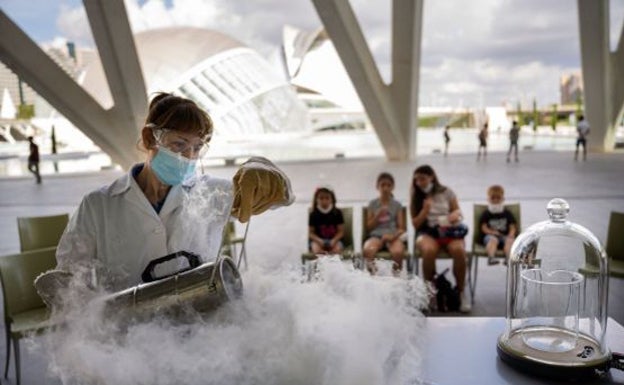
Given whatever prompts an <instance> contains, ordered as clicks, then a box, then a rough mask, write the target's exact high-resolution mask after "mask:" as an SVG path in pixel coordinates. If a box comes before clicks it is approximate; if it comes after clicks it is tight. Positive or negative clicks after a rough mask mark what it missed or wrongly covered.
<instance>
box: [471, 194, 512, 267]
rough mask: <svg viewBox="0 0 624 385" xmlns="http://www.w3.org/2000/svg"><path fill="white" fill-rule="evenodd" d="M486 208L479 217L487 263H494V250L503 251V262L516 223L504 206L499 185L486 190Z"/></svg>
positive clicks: (503, 197)
mask: <svg viewBox="0 0 624 385" xmlns="http://www.w3.org/2000/svg"><path fill="white" fill-rule="evenodd" d="M487 196H488V208H487V210H485V211H484V212H483V214H481V218H479V227H480V229H481V242H482V243H483V246H485V250H486V251H487V255H488V265H496V264H497V263H498V261H497V260H496V258H495V254H496V250H503V251H504V252H505V264H507V259H509V251H510V250H511V245H512V244H513V241H514V239H515V237H516V234H517V233H518V225H517V221H516V218H514V216H513V214H512V213H511V211H509V210H508V209H506V208H505V189H503V187H502V186H500V185H493V186H490V187H489V188H488V190H487Z"/></svg>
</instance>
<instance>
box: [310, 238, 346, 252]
mask: <svg viewBox="0 0 624 385" xmlns="http://www.w3.org/2000/svg"><path fill="white" fill-rule="evenodd" d="M323 241H325V242H329V241H331V239H323ZM312 242H313V241H312V240H311V239H308V250H312ZM338 246H340V248H341V249H344V245H343V244H342V241H338Z"/></svg>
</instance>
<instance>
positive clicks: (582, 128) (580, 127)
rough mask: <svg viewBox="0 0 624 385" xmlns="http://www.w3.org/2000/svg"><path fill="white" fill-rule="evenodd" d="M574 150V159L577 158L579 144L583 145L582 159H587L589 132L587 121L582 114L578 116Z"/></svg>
mask: <svg viewBox="0 0 624 385" xmlns="http://www.w3.org/2000/svg"><path fill="white" fill-rule="evenodd" d="M576 132H577V133H578V137H577V138H576V151H574V160H578V152H579V146H581V145H582V146H583V160H587V135H588V134H589V123H587V120H585V117H584V116H583V115H581V116H579V122H578V124H577V125H576Z"/></svg>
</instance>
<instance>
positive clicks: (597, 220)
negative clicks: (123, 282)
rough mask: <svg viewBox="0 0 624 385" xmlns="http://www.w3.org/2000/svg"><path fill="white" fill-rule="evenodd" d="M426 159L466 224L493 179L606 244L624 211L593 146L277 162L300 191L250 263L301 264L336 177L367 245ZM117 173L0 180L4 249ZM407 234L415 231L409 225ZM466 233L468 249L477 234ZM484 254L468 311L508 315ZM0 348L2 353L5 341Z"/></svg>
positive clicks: (615, 287) (263, 225)
mask: <svg viewBox="0 0 624 385" xmlns="http://www.w3.org/2000/svg"><path fill="white" fill-rule="evenodd" d="M421 164H430V165H431V166H433V168H434V169H435V170H436V171H437V173H438V177H439V179H440V181H441V183H442V184H445V185H447V186H449V187H451V188H452V189H453V190H454V191H455V192H456V194H457V196H458V198H459V201H460V205H461V207H462V210H463V212H464V216H465V218H467V222H468V224H471V223H472V214H473V213H472V205H473V203H482V202H484V201H485V194H486V188H487V186H489V185H491V184H494V183H497V184H502V185H503V186H504V187H505V189H506V198H507V202H519V203H520V204H521V210H522V211H521V216H522V227H523V228H526V227H528V226H529V225H531V224H533V223H535V222H537V221H541V220H545V219H546V210H545V206H546V203H547V202H548V201H549V200H550V199H551V198H553V197H561V198H564V199H567V200H568V202H569V203H570V206H571V212H570V215H569V219H570V220H572V221H574V222H577V223H579V224H581V225H583V226H585V227H587V228H588V229H590V230H591V231H592V232H593V233H594V234H595V235H596V236H597V237H598V239H599V240H600V241H601V242H603V243H604V241H605V238H606V234H607V226H608V220H609V213H610V212H611V211H624V153H623V152H616V153H611V154H593V153H592V154H589V157H588V160H587V161H585V162H582V161H579V162H575V161H574V160H573V154H572V153H571V152H546V151H542V152H538V151H535V152H532V151H522V152H521V158H520V162H518V163H514V162H512V163H506V162H505V155H504V154H502V153H490V154H489V155H488V157H487V160H484V161H480V162H477V161H476V158H475V155H474V154H460V155H452V156H449V157H446V158H445V157H443V156H442V155H440V154H433V155H426V156H421V157H419V158H418V159H417V160H416V161H413V162H388V161H386V160H384V159H380V158H369V159H349V158H343V159H335V160H330V161H306V162H289V163H280V164H279V165H280V167H281V168H282V169H283V170H284V171H285V172H286V174H288V175H289V176H290V178H291V180H292V186H293V190H294V192H295V194H296V197H297V199H296V201H295V203H294V204H293V205H292V206H289V207H287V208H281V209H278V210H271V211H268V212H266V213H265V214H263V215H261V216H258V217H254V218H253V219H252V221H251V223H250V227H249V233H248V240H247V253H248V260H249V263H250V264H262V265H264V266H266V267H268V268H270V267H271V265H272V264H292V265H293V266H295V267H296V266H298V264H299V256H300V253H301V252H302V251H303V250H304V249H305V247H306V238H307V235H306V234H307V210H308V208H309V206H310V203H311V202H310V201H311V199H312V194H313V191H314V189H315V188H316V187H317V186H320V185H329V186H331V187H332V188H333V189H334V190H335V192H336V195H337V199H338V202H339V206H340V205H342V206H354V207H355V210H354V225H353V228H354V230H355V231H354V238H355V244H356V245H361V234H360V231H359V229H360V228H361V220H362V218H361V210H360V209H359V207H362V206H364V205H366V204H367V202H368V201H369V200H370V199H372V198H374V197H375V196H376V190H375V180H376V177H377V174H378V173H379V172H381V171H388V172H391V173H392V174H393V175H394V177H395V179H396V188H395V196H396V198H397V199H398V200H399V201H401V202H402V203H404V204H407V200H408V186H409V183H410V181H411V175H412V172H413V170H414V168H415V167H416V166H418V165H421ZM205 171H206V172H207V173H210V174H212V175H215V176H219V177H226V178H229V177H231V176H232V175H233V174H234V173H235V171H236V167H234V166H223V167H211V168H209V169H206V170H205ZM120 174H121V172H120V171H112V170H108V171H101V172H96V173H86V174H73V175H67V174H66V175H43V178H44V179H43V183H42V184H41V185H37V184H35V183H34V179H32V178H30V177H20V178H4V179H0V255H6V254H9V253H14V252H18V251H19V240H18V235H17V227H16V218H17V217H19V216H38V215H48V214H56V213H63V212H68V213H71V212H73V211H74V210H75V208H76V207H77V205H78V204H79V202H80V199H81V197H82V196H83V195H84V194H85V193H87V192H89V191H91V190H93V189H95V188H98V187H100V186H102V185H105V184H107V183H109V182H110V181H112V180H113V179H115V178H116V177H117V176H119V175H120ZM243 231H244V227H243V226H242V225H239V226H238V232H239V233H242V232H243ZM409 232H410V235H412V234H413V229H412V228H411V227H410V228H409ZM410 238H411V237H410ZM466 239H467V248H468V249H470V247H471V244H470V243H471V234H469V235H468V237H467V238H466ZM410 247H411V245H410ZM357 249H359V248H358V247H357V246H356V250H357ZM480 262H481V265H480V270H479V282H478V286H477V291H476V295H475V303H474V308H473V311H472V313H470V314H469V316H504V315H505V310H504V304H505V298H504V296H505V280H506V271H505V267H504V266H502V265H497V266H492V267H490V266H487V265H486V263H485V261H484V260H481V261H480ZM446 264H450V263H448V261H438V266H439V267H438V270H440V268H443V267H444V266H445V265H446ZM243 277H244V276H243ZM622 303H624V280H621V279H615V278H613V279H611V280H610V298H609V315H610V316H611V317H613V318H615V319H616V320H617V321H618V322H619V323H621V324H624V307H623V306H621V304H622ZM3 343H4V341H1V342H0V344H3ZM0 351H4V347H3V346H0ZM22 357H23V359H22V368H23V369H22V370H23V374H22V383H23V384H35V383H41V380H40V379H41V378H42V376H43V375H44V372H45V363H44V362H42V359H41V358H38V357H34V356H32V355H30V354H29V353H28V351H27V350H26V349H23V353H22ZM12 371H13V367H12V365H11V371H10V374H9V383H13V382H12V381H14V379H15V376H14V375H13V374H12ZM4 383H6V381H4Z"/></svg>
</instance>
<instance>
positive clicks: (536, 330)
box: [520, 269, 583, 353]
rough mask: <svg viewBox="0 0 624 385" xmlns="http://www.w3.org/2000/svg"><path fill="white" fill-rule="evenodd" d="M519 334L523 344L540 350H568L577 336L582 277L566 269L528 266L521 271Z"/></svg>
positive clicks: (574, 343) (573, 345) (572, 346)
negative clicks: (543, 268) (532, 267)
mask: <svg viewBox="0 0 624 385" xmlns="http://www.w3.org/2000/svg"><path fill="white" fill-rule="evenodd" d="M520 276H521V278H522V280H521V285H522V287H521V290H520V293H521V298H520V301H521V303H520V308H521V311H520V313H521V314H522V320H521V333H522V340H523V341H524V343H525V344H526V345H527V346H529V347H531V348H533V349H537V350H540V351H543V352H551V353H559V352H567V351H570V350H572V349H574V348H575V347H576V343H577V340H578V335H579V308H580V290H581V284H582V282H583V276H582V275H581V274H579V273H577V272H573V271H568V270H554V271H550V272H548V271H544V270H542V269H527V270H524V271H522V272H521V273H520Z"/></svg>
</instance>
